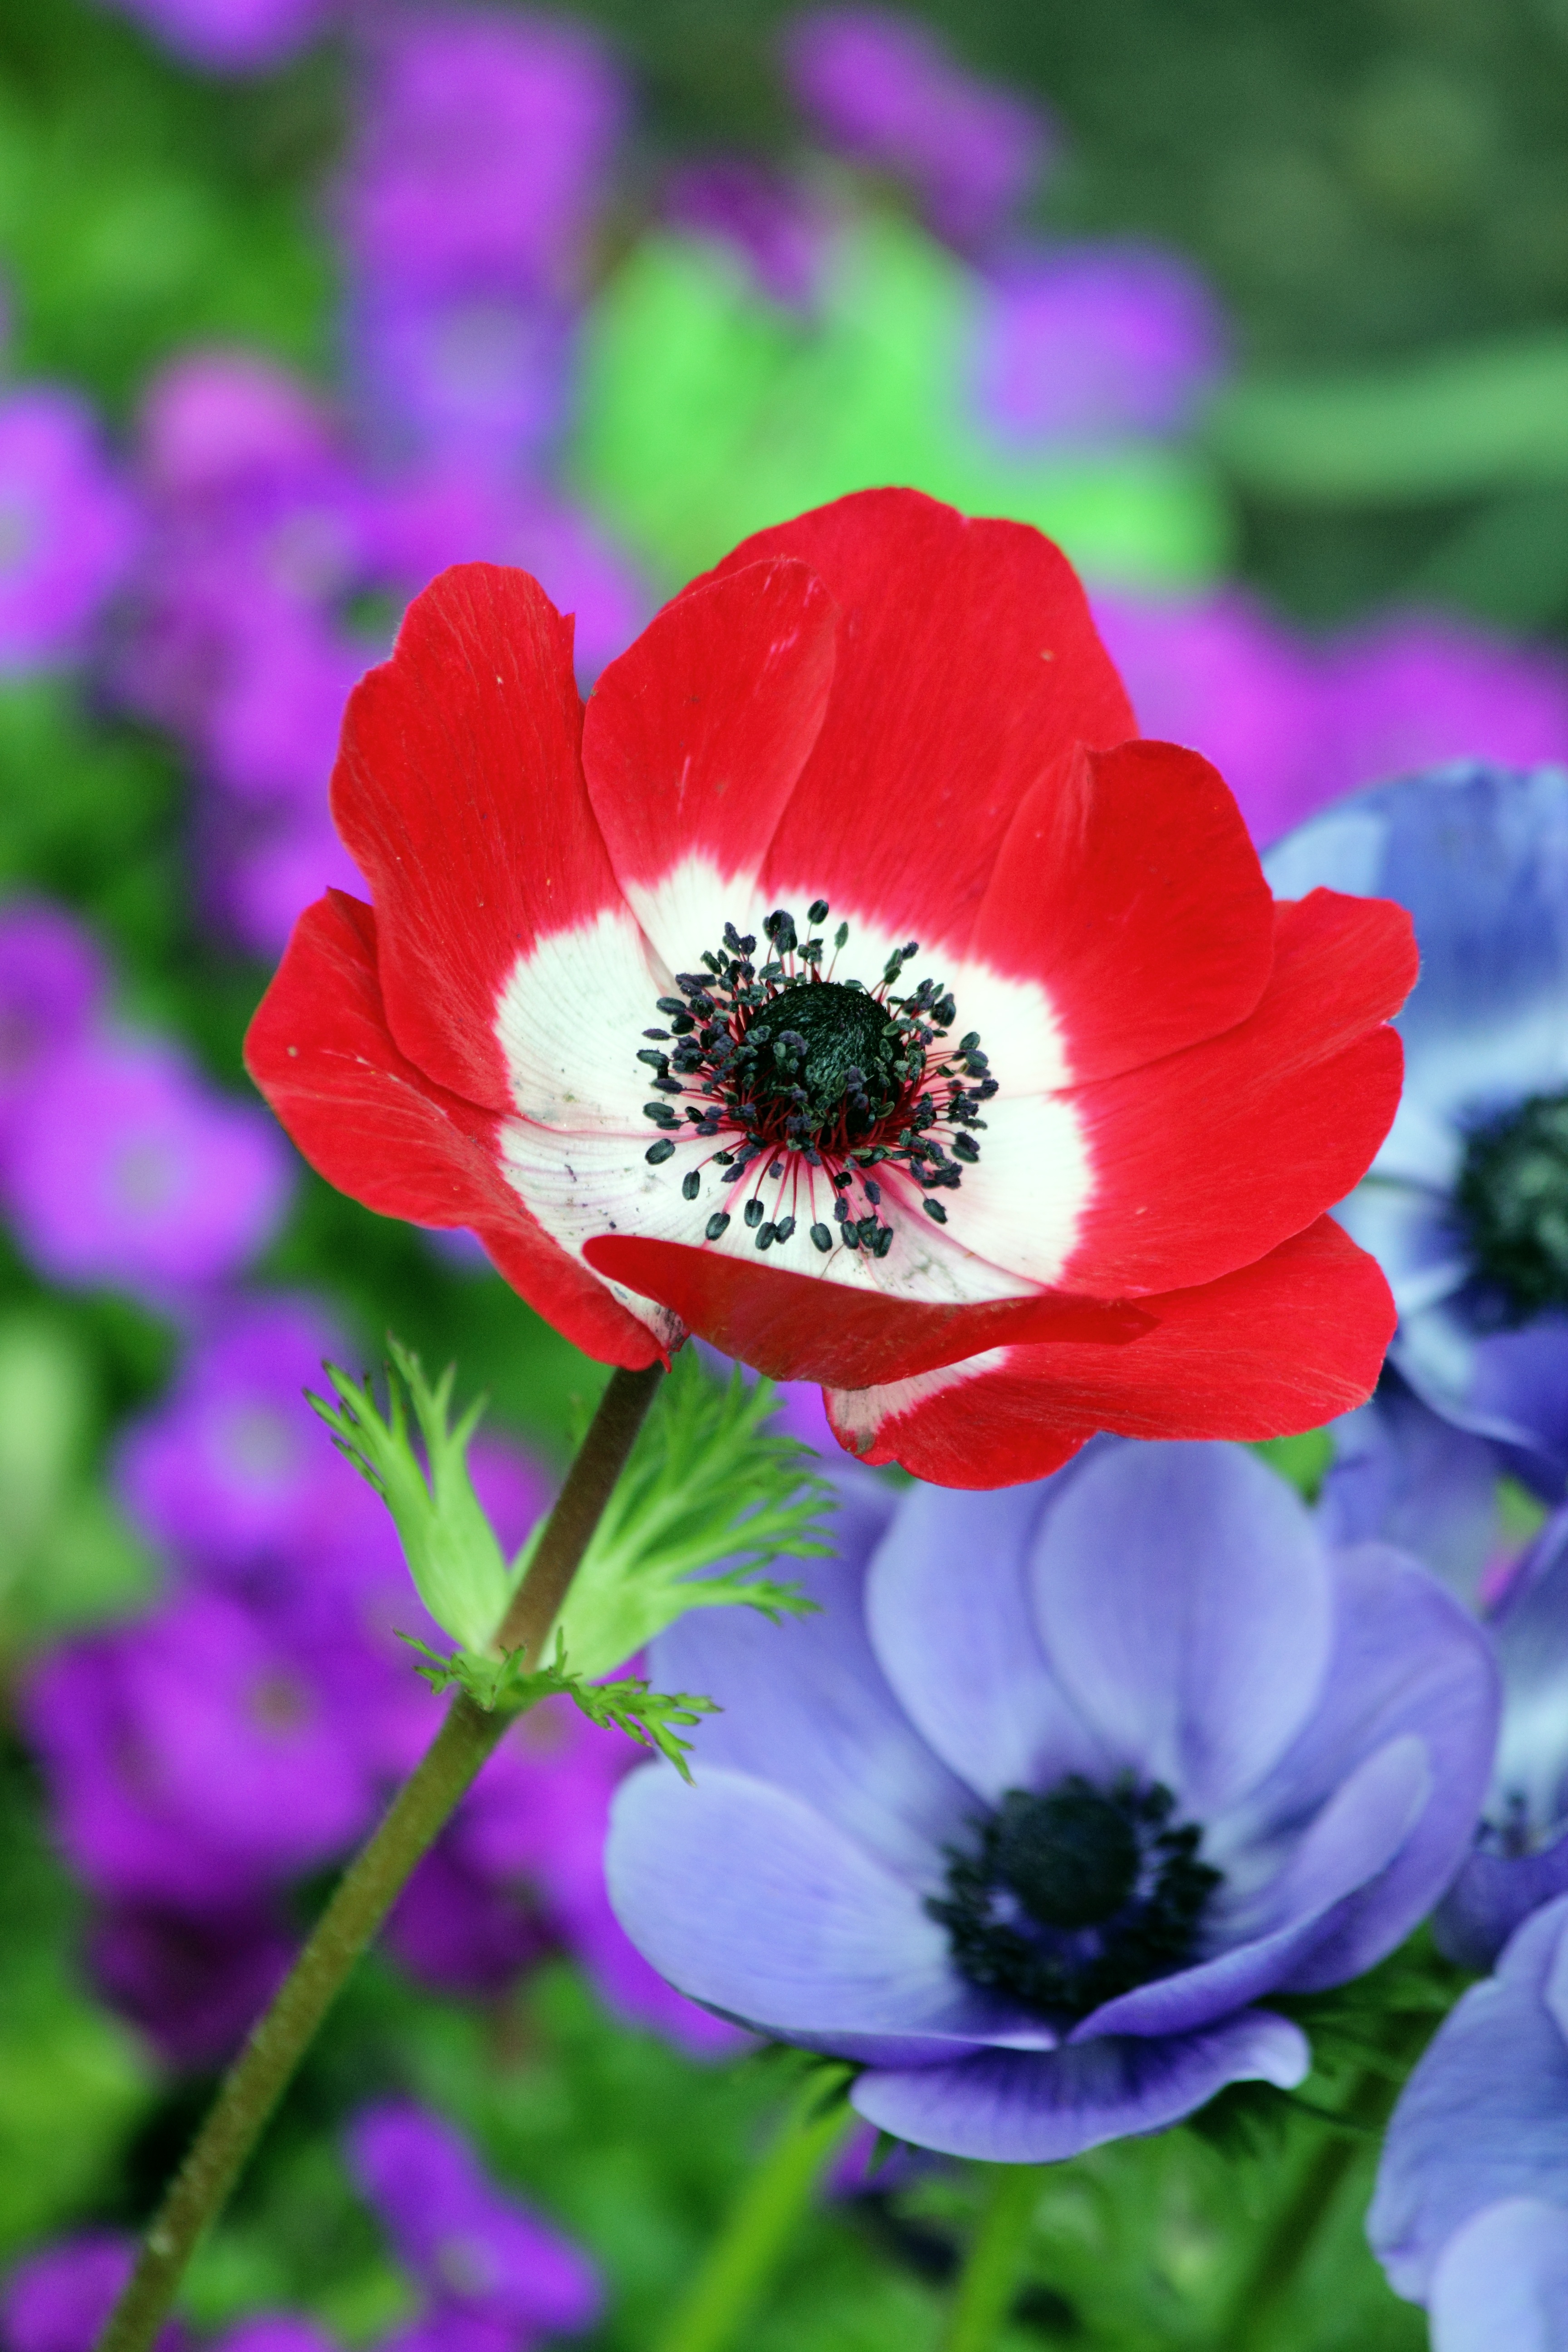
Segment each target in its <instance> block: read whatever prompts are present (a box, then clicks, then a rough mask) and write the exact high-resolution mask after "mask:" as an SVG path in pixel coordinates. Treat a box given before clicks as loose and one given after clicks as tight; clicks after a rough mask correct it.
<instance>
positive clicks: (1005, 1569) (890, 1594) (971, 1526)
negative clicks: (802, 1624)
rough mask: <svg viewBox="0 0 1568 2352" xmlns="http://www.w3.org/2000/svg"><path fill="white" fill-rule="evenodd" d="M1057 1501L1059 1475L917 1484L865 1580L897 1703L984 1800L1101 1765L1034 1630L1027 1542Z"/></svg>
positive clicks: (1098, 1747)
mask: <svg viewBox="0 0 1568 2352" xmlns="http://www.w3.org/2000/svg"><path fill="white" fill-rule="evenodd" d="M1062 1491H1063V1492H1064V1493H1065V1491H1066V1488H1065V1486H1064V1488H1063V1490H1062ZM1054 1499H1055V1490H1054V1486H1053V1485H1047V1486H1046V1487H1045V1488H1043V1489H1042V1488H1041V1487H1038V1486H1010V1487H1003V1488H1001V1489H999V1490H998V1491H996V1492H995V1493H994V1494H956V1493H953V1492H952V1491H950V1490H948V1489H946V1488H943V1487H941V1486H917V1487H915V1488H913V1489H912V1491H911V1492H910V1493H909V1494H907V1495H906V1496H905V1497H904V1499H903V1502H902V1504H901V1505H900V1510H899V1516H898V1519H897V1522H896V1524H895V1526H894V1528H893V1530H892V1532H891V1533H890V1535H889V1537H888V1538H887V1540H886V1541H885V1542H884V1543H883V1544H882V1545H881V1547H880V1549H879V1550H878V1552H877V1554H876V1557H875V1559H873V1561H872V1563H871V1570H870V1574H869V1577H868V1581H867V1588H866V1614H867V1622H868V1624H869V1626H870V1629H871V1641H872V1643H873V1646H874V1647H875V1650H876V1653H877V1656H878V1658H879V1661H880V1663H881V1665H882V1668H883V1671H884V1672H885V1674H886V1675H887V1677H888V1680H889V1683H890V1684H891V1685H892V1687H893V1689H894V1690H895V1692H896V1693H897V1694H898V1697H899V1700H900V1705H901V1706H903V1708H904V1709H905V1711H906V1713H907V1714H908V1715H909V1717H910V1720H911V1721H912V1722H913V1723H915V1724H917V1725H918V1726H919V1727H920V1730H921V1733H922V1734H923V1735H924V1737H925V1738H926V1739H927V1740H929V1741H930V1743H931V1747H932V1748H934V1749H935V1751H936V1753H937V1754H938V1755H939V1756H940V1757H942V1759H943V1760H944V1762H946V1763H947V1764H949V1765H951V1766H952V1769H953V1770H954V1771H955V1772H958V1773H961V1774H962V1775H963V1779H964V1780H966V1781H967V1782H968V1784H969V1786H970V1787H971V1788H972V1789H973V1790H975V1791H976V1793H977V1794H978V1795H980V1796H982V1797H984V1800H985V1801H986V1802H987V1803H988V1804H995V1803H996V1802H998V1801H999V1800H1000V1799H1001V1797H1002V1796H1003V1795H1004V1793H1005V1791H1006V1790H1008V1789H1042V1788H1048V1787H1049V1786H1050V1784H1051V1783H1052V1782H1053V1781H1055V1780H1060V1779H1061V1778H1062V1777H1063V1776H1064V1775H1065V1774H1066V1773H1068V1772H1086V1773H1090V1774H1092V1773H1095V1772H1096V1771H1097V1770H1100V1769H1103V1768H1104V1767H1105V1765H1106V1761H1107V1754H1106V1749H1105V1746H1104V1744H1103V1742H1101V1741H1100V1740H1099V1739H1097V1738H1096V1737H1095V1736H1094V1734H1093V1733H1092V1732H1091V1731H1089V1728H1088V1727H1086V1725H1085V1724H1084V1723H1083V1721H1082V1720H1081V1718H1080V1717H1079V1716H1078V1715H1077V1714H1076V1713H1075V1711H1074V1709H1073V1707H1072V1706H1070V1704H1069V1703H1068V1700H1067V1699H1066V1698H1065V1697H1064V1696H1063V1694H1062V1691H1061V1688H1060V1685H1058V1682H1057V1681H1056V1679H1055V1677H1054V1676H1053V1675H1052V1674H1051V1670H1050V1668H1049V1667H1048V1666H1047V1664H1046V1658H1045V1653H1044V1651H1043V1650H1042V1648H1041V1646H1040V1638H1039V1634H1038V1633H1037V1630H1036V1626H1035V1618H1034V1608H1033V1602H1032V1600H1031V1596H1030V1590H1029V1570H1028V1559H1029V1547H1030V1544H1031V1542H1032V1540H1033V1538H1034V1536H1035V1532H1036V1529H1037V1527H1038V1525H1039V1522H1040V1517H1041V1512H1042V1509H1048V1508H1049V1507H1050V1504H1051V1502H1052V1501H1054Z"/></svg>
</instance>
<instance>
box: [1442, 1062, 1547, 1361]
mask: <svg viewBox="0 0 1568 2352" xmlns="http://www.w3.org/2000/svg"><path fill="white" fill-rule="evenodd" d="M1454 1201H1455V1206H1456V1208H1457V1209H1458V1214H1459V1218H1460V1221H1461V1223H1462V1224H1463V1226H1464V1230H1465V1236H1466V1239H1467V1241H1468V1244H1469V1247H1470V1254H1471V1255H1472V1257H1473V1259H1474V1261H1475V1265H1476V1268H1477V1271H1478V1272H1479V1274H1481V1275H1483V1276H1485V1277H1486V1279H1487V1280H1488V1281H1489V1282H1491V1283H1492V1284H1494V1285H1495V1286H1496V1287H1497V1288H1498V1289H1499V1290H1500V1291H1501V1293H1502V1295H1503V1297H1504V1299H1505V1301H1506V1303H1507V1308H1508V1314H1509V1319H1510V1321H1512V1322H1516V1323H1522V1322H1524V1321H1525V1320H1526V1319H1527V1318H1529V1317H1531V1316H1532V1315H1539V1314H1541V1313H1542V1311H1543V1310H1544V1309H1545V1308H1547V1307H1568V1095H1531V1097H1530V1099H1529V1101H1528V1102H1523V1103H1521V1104H1520V1106H1519V1108H1518V1109H1517V1110H1512V1111H1510V1112H1509V1113H1508V1114H1507V1116H1506V1117H1505V1118H1499V1119H1494V1120H1493V1121H1492V1122H1491V1124H1490V1125H1489V1126H1487V1127H1481V1128H1478V1129H1476V1130H1475V1132H1474V1133H1473V1134H1472V1135H1471V1137H1470V1139H1469V1141H1468V1144H1467V1145H1466V1147H1465V1157H1464V1162H1463V1165H1462V1166H1461V1168H1460V1171H1459V1181H1458V1184H1457V1185H1456V1186H1455V1188H1454Z"/></svg>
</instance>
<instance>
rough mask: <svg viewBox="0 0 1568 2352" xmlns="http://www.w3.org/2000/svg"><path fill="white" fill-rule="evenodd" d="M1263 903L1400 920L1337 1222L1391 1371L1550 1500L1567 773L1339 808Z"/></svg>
mask: <svg viewBox="0 0 1568 2352" xmlns="http://www.w3.org/2000/svg"><path fill="white" fill-rule="evenodd" d="M1265 864H1266V869H1267V871H1268V878H1269V881H1270V882H1271V884H1272V885H1273V887H1274V889H1275V891H1276V892H1277V893H1278V894H1279V895H1280V896H1282V897H1285V898H1298V897H1300V896H1303V895H1304V894H1305V893H1306V892H1307V891H1309V890H1310V889H1312V888H1314V887H1316V886H1318V885H1320V884H1326V885H1328V886H1329V887H1332V888H1334V889H1338V890H1344V891H1349V892H1351V893H1353V894H1358V895H1366V896H1375V897H1378V898H1394V899H1397V900H1398V901H1399V903H1400V904H1401V905H1402V906H1404V907H1405V908H1408V909H1409V911H1410V914H1411V916H1412V918H1413V919H1414V921H1415V937H1416V943H1417V945H1418V947H1419V949H1420V951H1421V977H1420V980H1419V981H1418V982H1417V983H1416V986H1415V992H1414V993H1413V994H1412V996H1411V997H1410V1000H1409V1002H1408V1003H1407V1004H1406V1006H1405V1011H1404V1013H1402V1014H1401V1015H1400V1017H1399V1020H1398V1022H1397V1024H1396V1026H1397V1027H1398V1028H1399V1030H1400V1032H1401V1034H1402V1035H1403V1037H1404V1040H1405V1096H1404V1099H1403V1101H1402V1103H1401V1105H1400V1108H1399V1114H1398V1117H1397V1118H1395V1120H1394V1126H1393V1128H1392V1129H1390V1131H1389V1135H1388V1139H1387V1140H1386V1142H1385V1143H1384V1146H1383V1149H1382V1150H1381V1151H1380V1152H1379V1153H1378V1155H1377V1158H1376V1159H1375V1160H1373V1164H1372V1167H1371V1169H1370V1170H1369V1171H1368V1172H1367V1175H1366V1176H1365V1177H1364V1178H1363V1181H1362V1182H1361V1183H1360V1184H1359V1185H1358V1186H1357V1187H1356V1189H1355V1191H1354V1192H1352V1194H1351V1196H1350V1198H1349V1199H1348V1200H1347V1201H1345V1202H1342V1204H1341V1206H1340V1207H1339V1209H1338V1210H1337V1211H1336V1212H1335V1213H1336V1215H1337V1216H1338V1217H1339V1219H1340V1222H1341V1223H1342V1224H1343V1225H1344V1226H1345V1227H1346V1229H1347V1230H1348V1231H1349V1232H1350V1233H1351V1234H1352V1235H1353V1237H1354V1238H1355V1240H1357V1241H1358V1242H1360V1243H1361V1244H1362V1246H1363V1248H1364V1249H1367V1250H1370V1251H1371V1252H1372V1254H1373V1256H1374V1257H1376V1258H1377V1260H1378V1262H1379V1263H1380V1265H1382V1267H1383V1270H1384V1274H1385V1275H1386V1276H1388V1279H1389V1284H1390V1286H1391V1287H1392V1289H1393V1291H1394V1299H1395V1302H1396V1304H1397V1306H1398V1308H1399V1328H1398V1331H1397V1333H1396V1335H1395V1337H1394V1345H1393V1348H1392V1349H1391V1351H1390V1354H1391V1360H1392V1362H1393V1363H1394V1365H1395V1366H1396V1367H1397V1368H1398V1370H1399V1371H1400V1372H1401V1373H1402V1374H1403V1375H1404V1377H1405V1380H1406V1381H1408V1382H1409V1383H1410V1385H1411V1387H1412V1388H1413V1389H1415V1391H1416V1392H1417V1393H1418V1394H1419V1395H1420V1396H1421V1397H1422V1398H1423V1399H1424V1400H1425V1402H1426V1403H1427V1404H1428V1405H1430V1406H1431V1408H1432V1409H1433V1411H1434V1412H1438V1413H1440V1414H1442V1415H1443V1417H1444V1418H1445V1419H1446V1420H1447V1421H1450V1422H1452V1423H1455V1424H1457V1425H1458V1427H1460V1428H1463V1429H1468V1430H1471V1431H1474V1432H1475V1433H1478V1434H1479V1435H1481V1436H1483V1437H1487V1438H1489V1439H1491V1440H1493V1441H1495V1442H1497V1443H1498V1444H1500V1445H1501V1446H1502V1447H1503V1448H1504V1449H1505V1451H1506V1454H1507V1456H1508V1459H1509V1461H1510V1466H1512V1467H1513V1468H1514V1469H1515V1470H1516V1471H1517V1472H1518V1473H1519V1475H1521V1476H1523V1477H1525V1478H1527V1479H1528V1480H1529V1481H1530V1483H1531V1485H1533V1486H1536V1487H1537V1488H1538V1490H1539V1491H1540V1492H1542V1494H1543V1495H1545V1496H1548V1498H1549V1499H1553V1500H1555V1499H1557V1498H1558V1497H1560V1496H1562V1494H1563V1486H1564V1480H1565V1478H1568V771H1564V770H1563V769H1561V768H1535V769H1531V770H1528V771H1524V770H1518V769H1506V768H1494V767H1486V766H1479V765H1476V764H1473V763H1465V764H1460V765H1456V766H1451V767H1445V768H1436V769H1433V770H1431V771H1429V772H1426V774H1424V775H1418V776H1411V777H1406V778H1405V779H1404V780H1402V781H1401V782H1396V783H1391V784H1379V785H1376V786H1374V787H1373V789H1372V790H1370V791H1367V792H1362V793H1352V795H1351V796H1350V797H1349V798H1348V799H1346V800H1343V801H1341V802H1339V803H1337V804H1336V805H1335V806H1334V807H1332V808H1331V809H1328V810H1326V811H1325V812H1324V814H1322V815H1321V816H1319V817H1315V818H1313V819H1312V820H1311V822H1310V823H1309V824H1304V825H1302V826H1301V827H1300V829H1299V830H1298V831H1297V832H1295V833H1293V834H1290V835H1287V837H1286V839H1285V840H1284V841H1282V842H1280V843H1279V845H1278V846H1277V847H1276V848H1275V849H1274V850H1272V851H1271V852H1270V854H1269V856H1268V858H1267V860H1266V861H1265Z"/></svg>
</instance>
